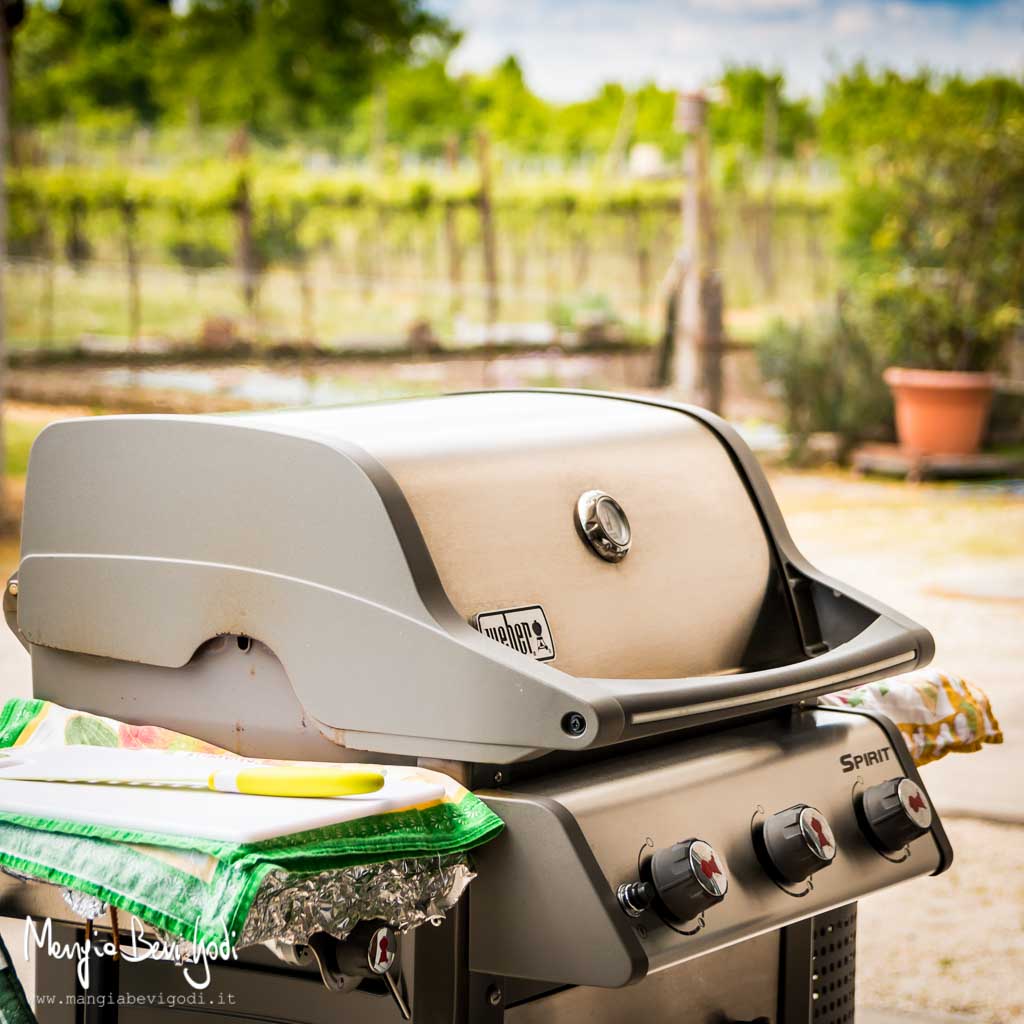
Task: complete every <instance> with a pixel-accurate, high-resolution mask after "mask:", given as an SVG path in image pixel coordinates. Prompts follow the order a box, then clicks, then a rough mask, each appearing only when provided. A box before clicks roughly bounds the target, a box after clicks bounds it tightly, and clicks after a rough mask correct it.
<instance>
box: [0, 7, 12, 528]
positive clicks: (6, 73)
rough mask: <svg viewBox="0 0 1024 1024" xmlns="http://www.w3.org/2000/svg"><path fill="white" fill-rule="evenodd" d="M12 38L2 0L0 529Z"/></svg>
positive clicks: (1, 512)
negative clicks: (10, 37) (9, 91)
mask: <svg viewBox="0 0 1024 1024" xmlns="http://www.w3.org/2000/svg"><path fill="white" fill-rule="evenodd" d="M9 46H10V39H9V37H8V28H7V4H6V2H4V0H0V530H2V529H5V528H6V527H7V525H8V520H9V517H10V510H9V509H8V507H7V447H6V445H5V443H4V415H3V414H4V396H5V393H6V387H7V334H6V331H5V324H6V315H7V309H6V307H5V305H4V274H5V273H6V271H7V130H8V127H9V126H10V117H9V112H10V96H9V94H8V90H9V86H10V68H9V67H8V57H9V56H10V49H9Z"/></svg>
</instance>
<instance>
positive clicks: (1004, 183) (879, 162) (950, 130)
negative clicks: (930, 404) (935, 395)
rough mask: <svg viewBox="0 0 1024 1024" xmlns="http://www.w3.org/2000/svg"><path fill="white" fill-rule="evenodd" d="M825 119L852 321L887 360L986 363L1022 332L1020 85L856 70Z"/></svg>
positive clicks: (1023, 106)
mask: <svg viewBox="0 0 1024 1024" xmlns="http://www.w3.org/2000/svg"><path fill="white" fill-rule="evenodd" d="M869 111H870V116H866V115H867V114H868V112H869ZM822 121H823V130H824V131H825V132H826V135H825V138H826V141H827V144H828V145H829V146H830V147H831V148H832V149H833V150H834V151H835V152H836V153H837V154H839V155H840V156H841V157H842V160H843V164H842V166H843V169H844V177H845V180H846V185H845V189H844V193H843V196H842V201H841V204H840V208H839V222H840V242H841V246H842V255H843V257H844V258H845V261H846V266H847V276H848V279H849V281H850V284H851V288H852V294H851V302H850V316H851V318H853V319H855V320H856V321H857V322H858V323H859V325H860V327H861V329H862V330H863V331H864V332H865V334H866V335H867V336H869V337H871V338H872V339H873V341H874V343H875V344H876V345H878V346H879V347H880V348H882V349H884V350H885V352H886V353H887V357H888V359H889V360H890V361H892V362H900V363H903V364H905V365H918V366H927V367H932V368H935V369H960V370H964V369H985V368H988V367H990V366H992V365H993V364H994V363H995V362H996V361H997V360H998V358H999V355H1000V352H1001V350H1002V347H1003V344H1004V342H1005V341H1006V339H1007V338H1008V337H1009V336H1010V334H1011V333H1012V332H1013V331H1014V330H1016V329H1018V328H1019V327H1020V325H1021V324H1022V323H1024V317H1022V310H1024V255H1022V249H1021V241H1020V240H1021V238H1022V237H1024V83H1021V82H1020V81H1017V80H1014V79H1009V78H1002V77H985V78H981V79H978V80H975V81H968V80H965V79H963V78H961V77H956V76H954V77H949V78H938V77H936V76H934V75H930V74H920V75H915V76H912V77H906V78H904V77H902V76H900V75H898V74H895V73H893V72H885V73H882V74H880V75H877V76H873V75H871V74H869V73H868V72H867V71H866V70H865V69H864V68H863V67H858V68H855V69H853V70H852V71H851V72H850V73H848V74H846V75H843V76H841V77H840V78H839V79H838V80H837V81H836V82H835V83H833V85H832V86H831V87H830V89H829V92H828V95H827V98H826V105H825V111H824V114H823V118H822Z"/></svg>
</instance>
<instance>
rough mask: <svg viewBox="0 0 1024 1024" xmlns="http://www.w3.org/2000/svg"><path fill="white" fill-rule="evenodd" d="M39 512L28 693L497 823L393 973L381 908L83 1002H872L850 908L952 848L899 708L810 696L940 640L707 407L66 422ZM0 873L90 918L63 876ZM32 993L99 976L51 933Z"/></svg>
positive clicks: (832, 1005) (341, 1008) (455, 1013)
mask: <svg viewBox="0 0 1024 1024" xmlns="http://www.w3.org/2000/svg"><path fill="white" fill-rule="evenodd" d="M23 538H24V539H23V549H22V551H23V554H22V560H21V564H20V567H19V569H18V572H17V576H16V579H12V582H13V583H15V584H16V585H15V586H13V587H9V588H8V593H7V597H6V601H5V610H6V612H7V617H8V622H9V623H10V625H11V628H12V629H14V630H15V631H16V632H17V633H18V635H19V636H20V637H21V639H22V640H23V642H24V643H25V645H26V647H27V648H28V650H29V651H30V652H31V656H32V672H33V685H34V691H35V695H36V696H37V697H39V698H44V699H46V700H51V701H54V702H57V703H60V704H63V705H68V706H71V707H74V708H79V709H83V710H86V711H90V712H94V713H97V714H103V715H109V716H112V717H115V718H119V719H122V720H126V721H129V722H139V723H155V724H158V725H160V726H164V727H167V728H170V729H175V730H179V731H181V732H184V733H188V734H191V735H194V736H198V737H202V738H203V739H204V740H207V741H209V742H211V743H214V744H218V745H220V746H223V747H227V748H229V749H231V750H234V751H237V752H239V753H242V754H249V755H253V756H260V757H278V758H302V759H306V760H324V761H332V760H333V761H371V762H377V763H395V764H412V763H416V764H419V765H421V766H424V767H428V768H431V769H435V770H438V771H442V772H444V773H446V774H448V775H449V776H452V777H454V778H455V779H457V780H458V781H459V782H462V783H463V784H464V785H465V786H467V787H469V788H470V789H472V790H473V791H475V792H476V793H477V794H478V795H479V796H480V797H482V798H483V799H484V800H485V801H486V803H487V804H488V805H489V806H490V807H491V808H492V809H493V810H494V811H495V812H497V814H498V815H500V817H501V818H502V819H503V820H504V822H505V830H504V832H503V833H502V834H501V835H500V836H499V837H498V838H497V839H495V840H494V841H493V842H491V843H490V844H488V845H486V846H484V847H482V848H481V849H480V850H479V851H478V853H477V855H476V857H475V862H474V866H475V870H476V872H477V878H476V880H475V881H474V882H473V883H472V885H471V886H470V887H469V890H468V892H467V895H466V896H465V897H464V898H463V899H462V900H461V902H460V903H459V904H458V905H457V906H456V907H455V908H454V909H453V910H452V911H451V912H450V913H449V914H448V915H447V917H446V919H445V920H444V923H443V924H441V925H440V926H439V927H421V928H418V929H415V930H413V931H411V932H410V933H408V934H405V935H402V936H401V937H400V952H399V955H398V956H397V957H393V958H391V959H390V960H389V961H388V962H387V963H386V965H385V966H386V970H385V971H383V972H382V973H377V972H375V971H373V970H366V969H365V961H366V955H365V943H366V934H365V933H364V932H357V933H354V935H355V937H354V938H351V939H349V940H348V941H347V942H345V943H340V942H335V941H334V940H331V939H329V938H328V937H326V936H313V937H311V938H310V941H309V943H308V945H305V946H304V945H301V944H300V945H298V946H293V947H291V948H290V950H286V951H282V950H281V949H277V950H276V952H275V951H272V950H270V949H269V948H267V947H266V946H260V947H254V948H252V949H248V950H241V951H240V954H239V959H238V961H237V962H229V963H225V964H217V965H215V966H214V967H213V968H212V972H213V973H212V978H213V980H212V983H211V986H210V988H209V989H207V990H206V992H205V1005H204V1006H203V1007H202V1008H201V1010H200V1009H197V1008H196V1007H195V1006H189V1005H188V1004H187V1002H186V1003H185V1004H184V1005H172V1004H174V1003H175V1000H174V999H173V996H174V994H175V993H176V992H177V993H178V994H179V995H181V996H182V997H184V996H185V995H187V990H186V988H185V985H184V982H183V980H182V978H181V973H180V972H179V971H176V970H175V968H174V967H173V965H169V964H159V963H154V962H147V963H142V964H131V965H122V967H121V969H120V972H119V975H120V976H119V977H117V972H116V970H115V969H114V968H113V967H112V966H111V965H110V964H109V963H108V964H107V965H106V967H104V968H103V970H102V971H101V972H100V975H101V976H100V978H99V982H96V983H98V984H101V985H104V986H106V989H107V990H109V991H110V993H111V994H113V993H114V992H115V991H118V992H120V993H121V996H122V999H121V1001H120V1005H119V1006H117V1008H116V1010H112V1009H111V1008H110V1007H105V1008H98V1007H86V1008H85V1010H84V1012H85V1014H86V1016H87V1017H88V1016H89V1015H93V1016H94V1017H97V1018H99V1019H109V1018H110V1016H111V1014H112V1013H114V1012H119V1014H120V1019H121V1020H125V1021H136V1020H139V1021H143V1020H144V1021H165V1020H166V1021H190V1020H196V1021H198V1020H200V1019H201V1020H209V1019H210V1018H211V1017H214V1018H216V1017H217V1016H218V1015H223V1016H224V1017H227V1018H233V1019H246V1020H265V1021H294V1022H297V1021H302V1022H319V1021H328V1020H331V1021H334V1020H343V1021H351V1022H353V1024H355V1022H360V1024H361V1022H371V1021H378V1020H379V1021H391V1020H396V1019H398V1014H399V1013H400V1012H401V1010H402V1004H408V1006H409V1007H410V1008H411V1013H412V1017H413V1019H414V1020H415V1021H416V1022H418V1024H439V1022H445V1024H462V1022H495V1024H497V1022H501V1021H504V1022H506V1024H543V1022H555V1021H557V1022H559V1024H568V1022H572V1021H583V1020H586V1021H588V1022H589V1021H596V1022H621V1021H624V1020H629V1019H636V1020H641V1019H642V1020H655V1021H661V1020H664V1021H668V1020H672V1021H679V1020H681V1021H686V1022H690V1021H693V1022H707V1024H712V1022H715V1024H718V1022H722V1021H752V1020H766V1021H771V1022H779V1024H797V1022H799V1024H809V1022H811V1021H812V1020H813V1021H814V1022H815V1024H818V1022H820V1024H830V1022H833V1021H837V1022H838V1021H848V1020H851V1019H852V1016H853V979H854V957H855V953H854V950H855V931H856V902H857V900H859V899H860V898H862V897H864V896H867V895H869V894H870V893H872V892H875V891H876V890H879V889H882V888H885V887H886V886H889V885H893V884H895V883H897V882H901V881H904V880H906V879H909V878H913V877H915V876H918V875H923V874H935V873H938V872H941V871H943V870H944V869H945V868H946V867H947V866H948V865H949V863H950V859H951V850H950V847H949V844H948V842H947V840H946V837H945V834H944V832H943V830H942V826H941V824H940V822H939V820H938V818H937V817H936V815H935V814H934V812H933V811H932V809H931V806H930V802H929V799H928V796H927V794H926V793H925V791H924V789H923V787H922V785H921V781H920V778H919V777H918V774H917V771H916V770H915V768H914V765H913V763H912V761H911V759H910V757H909V755H908V753H907V751H906V748H905V746H904V744H903V742H902V740H901V738H900V736H899V734H898V733H897V732H896V731H895V729H894V727H893V726H891V725H890V724H889V723H888V722H887V721H886V720H884V719H881V718H877V717H872V715H870V714H867V713H858V712H856V711H852V710H834V709H824V708H821V707H817V706H816V702H815V698H816V697H817V696H819V695H821V694H824V693H828V692H831V691H836V690H840V689H843V688H847V687H849V686H851V685H854V684H856V683H861V682H866V681H869V680H873V679H878V678H881V677H884V676H886V675H891V674H895V673H902V672H906V671H908V670H910V669H912V668H914V667H916V666H920V665H923V664H926V663H927V662H928V661H929V659H930V658H931V655H932V650H933V644H932V639H931V637H930V636H929V634H928V633H927V632H926V631H925V630H924V629H922V628H921V627H920V626H918V625H916V624H915V623H913V622H911V621H910V620H908V619H907V618H905V617H904V616H902V615H900V614H898V613H897V612H894V611H892V610H891V609H889V608H886V607H885V606H883V605H882V604H880V603H879V602H877V601H875V600H873V599H872V598H870V597H867V596H865V595H863V594H860V593H857V592H856V591H853V590H852V589H851V588H849V587H847V586H845V585H844V584H842V583H840V582H838V581H836V580H834V579H831V578H829V577H827V576H825V575H823V574H822V573H820V572H818V571H817V570H816V569H814V568H813V567H812V566H810V565H809V564H808V563H807V562H806V560H805V559H804V558H803V557H802V556H801V555H800V554H799V553H798V552H797V550H796V548H795V547H794V545H793V542H792V540H791V539H790V537H789V535H788V533H787V531H786V527H785V525H784V523H783V521H782V517H781V515H780V512H779V509H778V507H777V506H776V504H775V501H774V499H773V497H772V495H771V492H770V490H769V488H768V484H767V482H766V481H765V478H764V476H763V474H762V472H761V470H760V468H759V466H758V464H757V462H756V460H755V459H754V457H753V456H752V454H751V453H750V451H749V450H748V448H747V447H746V445H745V444H744V443H743V441H742V440H741V439H740V438H739V437H738V436H737V434H736V433H735V432H734V431H733V430H732V429H731V428H730V427H729V426H728V425H727V424H725V423H723V422H722V421H721V420H719V419H717V418H716V417H714V416H712V415H710V414H708V413H706V412H703V411H702V410H699V409H694V408H688V407H685V406H673V405H669V404H665V403H660V402H655V401H650V400H647V399H640V398H625V397H621V396H612V395H600V394H590V393H582V392H581V393H568V392H551V391H544V392H540V391H538V392H492V393H476V394H466V395H455V396H451V397H443V398H433V399H423V400H409V401H402V402H388V403H380V404H372V405H366V406H359V407H346V408H339V409H325V410H312V411H299V412H280V413H254V414H242V415H227V416H209V417H204V416H184V417H176V416H112V417H103V418H95V419H83V420H76V421H68V422H63V423H58V424H55V425H53V426H51V427H49V428H47V429H46V430H45V431H44V432H43V434H42V435H41V437H40V438H39V440H38V441H37V442H36V445H35V448H34V449H33V452H32V457H31V463H30V468H29V475H28V485H27V493H26V503H25V518H24V533H23ZM2 898H3V904H2V905H3V908H4V912H5V913H7V914H9V915H22V914H26V913H31V914H37V915H45V914H50V915H52V916H54V917H55V918H56V919H58V920H64V921H67V922H68V924H67V927H69V928H70V927H73V926H74V919H73V918H72V916H71V915H70V914H69V913H68V912H67V909H66V907H64V905H63V904H62V903H60V902H59V901H56V900H55V899H54V898H53V895H52V890H46V889H45V888H39V887H32V886H27V885H23V884H22V883H19V882H15V881H7V882H5V883H4V886H3V892H2ZM373 924H374V923H373V922H370V925H373ZM376 924H377V925H379V924H380V922H376ZM368 926H369V925H368ZM359 942H362V943H363V946H362V947H359V946H358V944H359ZM357 947H358V948H357ZM360 950H362V952H360ZM360 958H362V959H360ZM370 959H373V958H372V956H371V958H370ZM357 961H358V963H356V962H357ZM353 964H355V966H353ZM360 964H362V967H360V966H359V965H360ZM378 966H380V962H379V960H378ZM332 977H333V978H345V979H348V980H347V982H346V983H345V984H337V985H334V986H333V987H334V988H341V989H343V990H344V991H346V992H348V994H344V995H341V994H339V993H338V992H337V991H332V990H331V988H330V987H325V985H324V983H323V980H322V979H326V980H327V981H328V983H330V981H331V979H332ZM353 977H355V979H356V980H355V981H354V982H353V981H352V979H353ZM38 985H39V987H40V990H41V991H43V992H48V993H68V992H72V991H74V989H75V978H74V965H73V964H70V963H67V962H64V961H55V960H52V959H50V958H47V957H45V956H41V957H40V962H39V968H38ZM146 993H150V994H155V993H159V994H160V1001H159V1002H157V1001H155V1000H151V1001H150V1002H148V1003H147V1002H144V1001H141V998H142V997H143V996H144V995H145V994H146ZM217 993H222V994H223V993H229V994H231V995H232V997H233V998H232V1000H230V1001H229V1000H228V999H226V998H225V1000H224V1002H223V1003H222V1004H221V1005H218V1004H217ZM396 993H397V994H396ZM133 994H134V996H136V997H138V999H139V1001H135V1002H132V1001H131V1000H129V999H128V998H126V997H127V996H130V995H133ZM112 1002H113V1000H112ZM39 1010H40V1014H39V1015H40V1019H41V1020H42V1021H44V1022H57V1021H67V1022H69V1024H70V1022H71V1021H72V1020H78V1019H79V1018H77V1017H76V1016H75V1013H76V1009H75V1007H73V1006H72V1007H67V1006H60V1005H57V1006H40V1008H39ZM77 1012H79V1013H81V1012H83V1011H82V1010H81V1009H79V1010H78V1011H77ZM200 1012H201V1013H202V1016H201V1017H200Z"/></svg>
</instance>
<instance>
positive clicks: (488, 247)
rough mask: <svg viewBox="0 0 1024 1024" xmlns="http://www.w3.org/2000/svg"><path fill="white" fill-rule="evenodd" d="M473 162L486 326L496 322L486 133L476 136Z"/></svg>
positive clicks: (495, 268) (495, 254) (495, 260)
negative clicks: (477, 190)
mask: <svg viewBox="0 0 1024 1024" xmlns="http://www.w3.org/2000/svg"><path fill="white" fill-rule="evenodd" d="M476 151H477V161H478V163H479V165H480V198H479V200H478V205H479V207H480V233H481V237H482V241H483V256H484V287H485V289H486V303H487V323H488V324H491V325H493V324H495V323H497V320H498V308H499V297H498V243H497V239H496V238H495V234H494V205H493V202H492V199H491V142H490V139H489V138H488V136H487V133H486V132H483V131H481V132H477V136H476Z"/></svg>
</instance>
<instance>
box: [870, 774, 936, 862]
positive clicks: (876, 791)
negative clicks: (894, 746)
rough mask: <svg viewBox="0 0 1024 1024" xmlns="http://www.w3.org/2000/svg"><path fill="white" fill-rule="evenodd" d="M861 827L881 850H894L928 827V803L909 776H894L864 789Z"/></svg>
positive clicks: (929, 820) (930, 807)
mask: <svg viewBox="0 0 1024 1024" xmlns="http://www.w3.org/2000/svg"><path fill="white" fill-rule="evenodd" d="M858 811H859V815H858V817H859V818H860V823H861V827H862V828H863V829H864V831H865V832H866V833H867V837H868V839H870V840H871V841H872V843H874V845H875V846H876V847H877V848H878V849H879V850H881V851H882V853H896V852H898V851H899V850H902V849H903V847H904V846H906V845H907V844H908V843H910V842H913V840H915V839H917V838H918V836H923V835H924V834H925V833H926V832H927V831H928V829H930V828H931V827H932V805H931V804H930V803H929V801H928V797H927V796H926V795H925V792H924V790H923V789H922V788H921V787H920V786H919V785H918V784H917V783H916V782H914V780H913V779H908V778H904V777H898V778H895V779H888V780H886V781H885V782H880V783H879V784H878V785H877V786H872V787H871V788H870V789H867V790H865V791H864V795H863V796H862V797H861V798H860V806H859V808H858Z"/></svg>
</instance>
